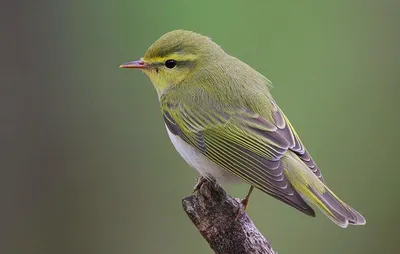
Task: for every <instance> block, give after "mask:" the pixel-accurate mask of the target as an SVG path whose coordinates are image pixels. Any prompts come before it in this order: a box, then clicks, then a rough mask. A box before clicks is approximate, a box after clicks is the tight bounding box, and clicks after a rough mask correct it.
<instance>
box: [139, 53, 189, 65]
mask: <svg viewBox="0 0 400 254" xmlns="http://www.w3.org/2000/svg"><path fill="white" fill-rule="evenodd" d="M169 59H173V60H176V61H178V62H191V61H194V60H196V59H197V56H195V55H192V54H189V55H180V54H176V53H175V54H170V55H168V56H165V57H153V58H151V59H148V60H147V61H148V62H150V63H163V62H165V61H167V60H169ZM145 60H146V59H145Z"/></svg>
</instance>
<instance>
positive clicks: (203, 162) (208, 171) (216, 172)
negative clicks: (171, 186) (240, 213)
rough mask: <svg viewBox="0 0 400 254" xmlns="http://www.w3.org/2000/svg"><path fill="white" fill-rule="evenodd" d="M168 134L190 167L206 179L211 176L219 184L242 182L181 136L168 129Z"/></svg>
mask: <svg viewBox="0 0 400 254" xmlns="http://www.w3.org/2000/svg"><path fill="white" fill-rule="evenodd" d="M167 132H168V136H169V138H170V139H171V142H172V144H173V145H174V146H175V149H176V150H177V151H178V152H179V154H180V155H181V156H182V157H183V159H185V161H186V162H187V163H188V164H189V165H190V166H192V167H193V168H194V169H196V170H197V171H198V172H199V173H200V175H202V176H204V177H209V176H210V175H211V176H212V177H214V178H215V179H216V180H217V182H218V183H222V184H224V183H235V182H236V183H238V182H242V180H241V179H240V178H238V177H237V176H235V175H233V174H232V173H230V172H229V171H227V170H225V169H223V168H221V167H220V166H218V165H217V164H215V163H214V162H212V161H211V160H209V159H208V158H207V157H205V156H204V155H203V154H201V153H199V152H198V151H197V150H196V149H195V148H193V147H192V146H191V145H189V144H187V143H186V142H185V141H183V140H182V139H181V138H180V137H179V136H175V135H174V134H172V133H171V132H170V131H169V130H168V128H167Z"/></svg>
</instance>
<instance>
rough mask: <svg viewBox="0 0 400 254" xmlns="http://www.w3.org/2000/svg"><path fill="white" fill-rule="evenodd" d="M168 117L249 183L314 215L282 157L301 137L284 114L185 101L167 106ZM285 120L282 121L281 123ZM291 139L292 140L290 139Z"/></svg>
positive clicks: (184, 136)
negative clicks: (224, 108) (269, 116)
mask: <svg viewBox="0 0 400 254" xmlns="http://www.w3.org/2000/svg"><path fill="white" fill-rule="evenodd" d="M162 111H163V114H164V120H165V123H166V125H167V127H168V129H169V130H170V131H171V133H173V134H174V135H178V136H180V137H181V138H182V139H183V140H184V141H185V142H187V143H188V144H190V145H192V146H193V147H195V148H196V149H197V150H198V151H200V152H201V153H202V154H203V155H205V156H206V157H207V158H208V159H210V160H211V161H213V162H214V163H216V164H217V165H219V166H220V167H222V168H224V169H226V170H227V171H229V172H231V173H232V174H234V175H236V176H238V177H239V178H241V179H242V180H244V181H245V182H247V183H249V184H251V185H253V186H255V187H256V188H258V189H260V190H262V191H264V192H266V193H267V194H270V195H272V196H274V197H276V198H277V199H279V200H281V201H283V202H285V203H287V204H289V205H291V206H293V207H295V208H297V209H299V210H300V211H302V212H304V213H306V214H308V215H312V216H314V211H313V210H312V208H311V207H309V206H308V204H307V203H306V202H305V201H304V200H303V199H302V198H301V196H300V195H299V194H298V193H297V192H296V191H295V189H294V188H293V186H292V185H291V183H290V182H289V180H288V179H287V177H286V176H285V174H284V172H283V167H282V164H281V161H280V159H281V158H282V156H284V154H285V153H286V151H287V150H288V149H290V148H292V147H294V146H295V145H294V144H295V135H294V134H291V132H290V130H288V127H287V126H288V125H287V124H286V122H285V121H284V120H285V119H284V118H283V117H282V118H281V119H279V118H276V119H277V120H278V121H277V123H276V124H275V123H272V122H270V121H267V120H266V119H265V118H263V117H262V116H260V115H259V114H257V113H254V112H252V111H251V110H248V109H246V110H243V109H242V110H235V111H232V112H224V111H218V110H213V111H211V112H212V113H209V112H210V111H208V112H207V113H205V112H202V111H201V110H199V109H197V110H193V109H192V110H189V107H185V106H184V105H182V104H179V105H174V106H172V107H171V105H168V106H167V104H162ZM279 121H281V122H279ZM288 137H289V138H288Z"/></svg>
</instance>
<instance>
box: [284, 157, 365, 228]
mask: <svg viewBox="0 0 400 254" xmlns="http://www.w3.org/2000/svg"><path fill="white" fill-rule="evenodd" d="M283 166H284V172H285V174H286V176H287V177H288V179H289V181H290V183H291V184H292V185H293V187H294V188H295V190H296V191H297V192H298V193H299V194H300V195H301V196H302V197H303V198H304V199H306V200H308V201H309V202H310V203H312V204H314V205H316V206H317V207H318V208H319V209H320V210H321V211H322V212H323V213H324V214H325V215H326V216H327V217H328V218H330V219H331V220H332V221H333V222H334V223H336V224H337V225H338V226H340V227H343V228H345V227H347V226H348V225H349V224H351V225H364V224H365V222H366V221H365V219H364V217H363V216H362V215H361V214H360V213H359V212H357V211H356V210H354V209H353V208H351V207H350V206H349V205H347V204H346V203H344V202H343V201H342V200H340V199H339V198H338V197H337V196H336V195H335V194H334V193H333V192H332V191H331V190H330V189H329V188H328V187H327V186H326V185H325V183H323V182H322V181H320V179H319V178H318V177H317V176H316V175H315V174H314V173H313V172H312V171H311V170H310V169H309V168H308V167H307V165H305V164H304V162H302V161H301V160H300V159H299V158H298V157H297V156H296V155H295V154H293V153H290V152H289V153H287V154H286V156H285V157H284V158H283Z"/></svg>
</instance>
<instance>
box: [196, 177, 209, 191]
mask: <svg viewBox="0 0 400 254" xmlns="http://www.w3.org/2000/svg"><path fill="white" fill-rule="evenodd" d="M206 181H207V179H206V178H205V177H204V176H200V177H199V178H197V183H196V185H195V186H194V188H193V192H196V191H198V190H200V188H201V186H202V185H203V183H205V182H206Z"/></svg>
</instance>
